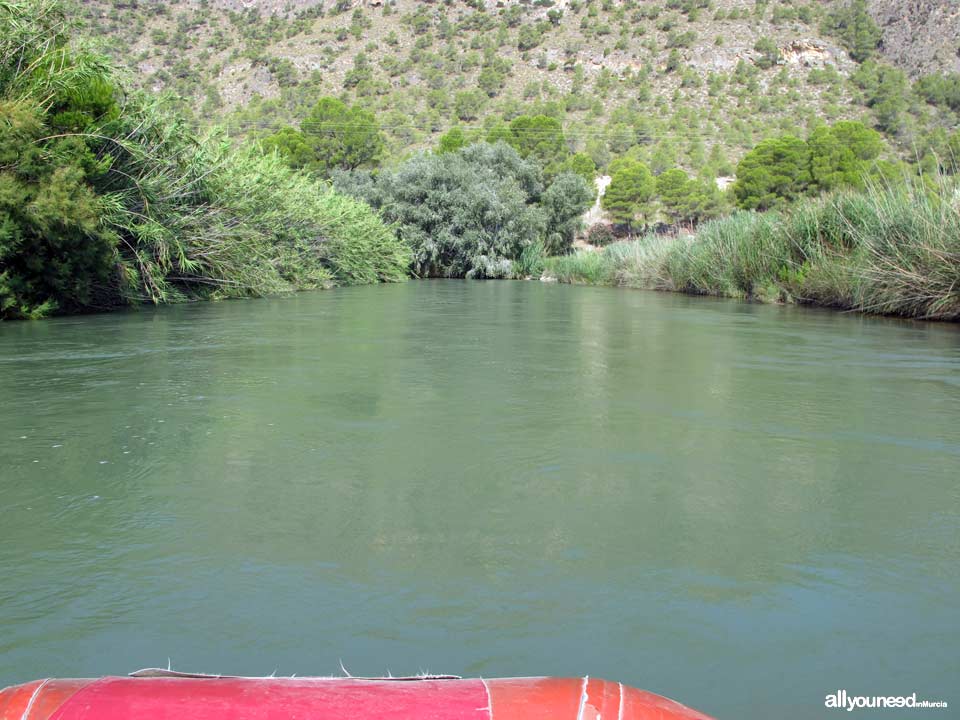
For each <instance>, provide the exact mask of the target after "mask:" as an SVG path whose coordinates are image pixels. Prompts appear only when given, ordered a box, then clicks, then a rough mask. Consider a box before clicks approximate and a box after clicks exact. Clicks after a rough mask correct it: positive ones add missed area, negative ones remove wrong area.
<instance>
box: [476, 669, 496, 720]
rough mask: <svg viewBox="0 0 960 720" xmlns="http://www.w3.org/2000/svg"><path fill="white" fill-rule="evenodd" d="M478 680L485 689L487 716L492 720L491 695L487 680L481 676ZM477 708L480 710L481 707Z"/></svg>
mask: <svg viewBox="0 0 960 720" xmlns="http://www.w3.org/2000/svg"><path fill="white" fill-rule="evenodd" d="M480 682H482V683H483V689H484V690H486V691H487V717H488V718H489V719H490V720H493V696H492V695H491V694H490V686H489V685H487V681H486V680H484V679H483V678H480ZM477 709H478V710H482V709H483V708H477Z"/></svg>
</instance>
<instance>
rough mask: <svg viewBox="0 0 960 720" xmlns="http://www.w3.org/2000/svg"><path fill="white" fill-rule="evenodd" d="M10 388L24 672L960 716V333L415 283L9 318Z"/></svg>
mask: <svg viewBox="0 0 960 720" xmlns="http://www.w3.org/2000/svg"><path fill="white" fill-rule="evenodd" d="M0 399H2V405H0V468H2V470H0V472H2V477H0V490H2V491H3V492H2V498H3V499H2V507H3V514H2V531H0V532H2V535H0V540H2V542H0V685H2V684H7V683H12V682H18V681H23V680H27V679H29V678H32V677H34V676H46V675H68V676H70V675H73V676H76V675H96V674H101V673H108V672H113V673H118V672H125V671H129V670H131V669H134V668H136V667H140V666H143V665H150V664H164V663H165V662H166V660H167V658H168V657H169V658H171V659H172V661H173V662H174V664H175V666H177V667H181V668H187V669H199V670H206V671H220V672H240V673H251V674H265V673H270V672H272V671H274V670H278V671H279V672H281V673H287V674H289V673H297V674H309V673H319V674H325V673H333V672H336V671H338V668H339V662H340V661H341V660H342V661H343V662H344V664H345V665H346V667H347V668H348V669H349V670H350V671H351V672H354V673H356V674H377V673H381V672H385V671H387V670H389V671H392V672H394V673H408V672H416V671H419V670H432V671H443V672H459V673H463V674H482V675H486V676H493V675H530V674H560V675H568V674H570V675H578V674H584V673H589V674H591V675H597V676H607V677H610V678H613V679H618V680H622V681H624V682H628V683H630V684H633V685H637V686H640V687H646V688H649V689H652V690H655V691H658V692H662V693H665V694H669V695H672V696H675V697H677V698H678V699H681V700H683V701H684V702H687V703H689V704H691V705H694V706H697V707H700V708H702V709H704V710H707V711H711V712H713V713H715V714H717V715H718V716H720V717H730V718H733V717H739V716H743V717H747V716H749V717H778V718H809V717H816V716H819V714H820V713H824V714H825V713H826V712H827V711H825V710H823V708H822V705H823V696H824V695H826V694H827V693H828V692H834V691H835V690H836V689H837V688H838V687H843V688H846V689H848V690H850V691H851V692H862V693H875V692H876V693H883V694H901V693H902V694H907V693H910V692H913V691H917V692H918V693H919V694H920V696H921V697H922V696H924V695H926V696H928V697H935V698H946V699H948V700H949V699H953V700H954V701H955V703H960V697H956V698H950V693H951V692H954V691H955V688H956V687H957V683H956V679H957V678H958V677H960V661H958V654H957V652H956V648H957V646H958V642H960V625H958V620H957V615H956V607H957V605H958V601H960V571H958V566H957V557H958V550H960V540H958V537H960V536H958V532H957V529H958V524H957V521H958V515H960V490H958V484H957V482H956V478H957V477H960V430H958V421H960V332H958V331H957V328H955V327H950V326H939V325H929V324H919V323H904V322H898V321H891V320H882V319H876V318H864V317H856V316H848V315H841V314H834V313H827V312H814V311H807V310H803V309H797V308H779V307H769V306H756V305H748V304H740V303H734V302H726V301H715V300H706V299H697V298H685V297H679V296H667V295H659V294H653V293H641V292H627V291H616V290H608V289H596V288H573V287H557V286H544V285H540V284H538V283H510V282H502V283H500V282H488V283H469V282H456V281H436V282H417V283H409V284H408V285H406V286H389V287H372V288H356V289H347V290H337V291H335V292H329V293H317V294H305V295H301V296H298V297H295V298H286V299H280V300H269V301H267V300H263V301H250V302H230V303H222V304H206V305H198V306H190V307H181V308H168V309H163V310H160V311H149V312H140V313H127V314H119V315H108V316H95V317H82V318H66V319H59V320H54V321H48V322H41V323H20V324H12V325H10V324H8V325H4V326H2V327H0ZM861 714H862V713H861Z"/></svg>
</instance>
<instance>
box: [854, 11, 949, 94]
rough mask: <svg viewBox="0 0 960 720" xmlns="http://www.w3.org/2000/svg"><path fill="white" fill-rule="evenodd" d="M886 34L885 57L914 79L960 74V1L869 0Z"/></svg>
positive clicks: (883, 41) (872, 12) (874, 14)
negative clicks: (929, 75)
mask: <svg viewBox="0 0 960 720" xmlns="http://www.w3.org/2000/svg"><path fill="white" fill-rule="evenodd" d="M867 4H868V6H869V8H870V14H871V15H873V18H874V20H875V21H876V22H877V24H878V25H879V26H880V29H881V30H882V31H883V39H882V40H881V47H880V50H881V52H882V53H883V56H884V57H885V58H886V59H887V60H888V61H889V62H892V63H893V64H894V65H897V66H899V67H901V68H903V69H904V70H906V71H907V72H908V73H910V74H911V75H913V76H915V77H916V76H918V75H924V74H927V73H931V72H937V71H940V72H944V71H947V72H950V71H952V72H960V3H958V2H957V0H868V3H867Z"/></svg>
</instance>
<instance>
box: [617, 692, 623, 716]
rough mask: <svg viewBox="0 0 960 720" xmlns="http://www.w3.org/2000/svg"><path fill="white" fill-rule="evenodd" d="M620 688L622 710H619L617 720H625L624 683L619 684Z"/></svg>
mask: <svg viewBox="0 0 960 720" xmlns="http://www.w3.org/2000/svg"><path fill="white" fill-rule="evenodd" d="M617 685H619V686H620V709H619V710H617V720H623V683H617Z"/></svg>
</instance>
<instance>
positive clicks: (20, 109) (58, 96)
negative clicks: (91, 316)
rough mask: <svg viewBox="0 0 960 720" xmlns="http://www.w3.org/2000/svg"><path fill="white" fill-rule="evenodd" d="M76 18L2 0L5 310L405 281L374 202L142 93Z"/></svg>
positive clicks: (78, 308)
mask: <svg viewBox="0 0 960 720" xmlns="http://www.w3.org/2000/svg"><path fill="white" fill-rule="evenodd" d="M72 23H73V21H72V20H71V13H70V12H69V11H68V9H67V8H66V7H65V6H62V5H60V4H59V3H57V2H41V1H40V0H21V1H20V2H12V3H4V4H0V320H5V319H19V318H35V317H41V316H44V315H50V314H54V313H77V312H91V311H97V310H108V309H113V308H117V307H122V306H130V305H138V304H146V303H153V304H160V303H168V302H183V301H188V300H201V299H217V298H225V297H250V296H263V295H274V294H277V293H284V292H292V291H295V290H303V289H312V288H320V287H327V286H330V285H354V284H361V283H374V282H388V281H401V280H404V279H406V277H407V271H408V268H409V266H410V261H411V256H410V249H409V247H408V245H407V244H406V243H405V242H404V241H403V240H402V239H401V238H399V237H398V236H397V235H396V233H394V232H393V230H392V229H391V228H389V227H388V226H387V225H385V224H384V223H383V221H382V220H381V219H380V217H379V216H378V215H377V214H376V213H375V212H374V211H373V210H372V209H371V208H370V207H369V206H368V205H366V204H365V203H363V202H361V201H359V200H355V199H353V198H350V197H347V196H345V195H343V194H342V193H338V192H336V191H334V190H333V189H331V188H330V186H329V185H328V184H327V183H325V182H323V181H321V180H319V179H317V178H315V177H311V176H308V175H305V174H302V173H297V172H294V171H293V170H291V169H290V168H289V167H287V165H286V164H285V163H284V162H282V161H281V160H280V158H278V157H277V156H275V155H272V154H265V153H263V152H262V150H261V149H259V148H257V147H255V146H252V145H249V144H246V145H235V144H233V143H231V142H229V141H228V140H227V139H226V138H225V137H224V136H223V135H221V134H218V133H216V132H212V133H209V134H205V135H200V134H198V133H197V132H196V131H194V130H193V129H191V128H190V127H189V125H188V124H187V122H186V121H185V120H184V118H183V117H182V116H180V115H178V114H176V113H175V112H172V111H171V110H170V108H169V107H168V103H167V102H166V101H165V100H164V99H163V98H157V97H155V96H151V95H148V94H146V93H143V92H129V91H128V90H127V89H126V88H125V87H124V86H123V84H122V83H121V79H120V77H119V76H118V75H117V74H116V73H115V72H114V71H113V70H112V69H111V67H110V64H109V62H108V61H107V60H106V59H105V58H103V57H102V56H100V55H99V54H97V53H96V52H93V51H91V50H90V49H89V48H88V47H87V46H86V45H85V44H84V43H82V42H78V43H73V42H72V41H71V37H70V31H71V30H72V29H73V24H72Z"/></svg>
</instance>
